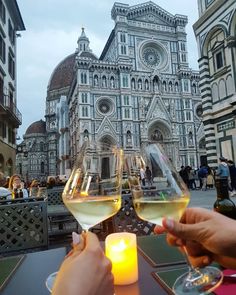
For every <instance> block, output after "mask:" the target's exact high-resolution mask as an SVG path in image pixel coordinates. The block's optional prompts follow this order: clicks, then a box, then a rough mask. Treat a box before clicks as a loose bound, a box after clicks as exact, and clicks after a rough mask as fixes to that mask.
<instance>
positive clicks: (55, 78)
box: [48, 53, 76, 91]
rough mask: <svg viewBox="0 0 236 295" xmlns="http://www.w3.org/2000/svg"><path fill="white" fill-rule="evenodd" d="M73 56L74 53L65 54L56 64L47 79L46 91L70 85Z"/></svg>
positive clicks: (73, 62) (72, 71)
mask: <svg viewBox="0 0 236 295" xmlns="http://www.w3.org/2000/svg"><path fill="white" fill-rule="evenodd" d="M75 56H76V54H75V53H73V54H71V55H69V56H67V57H66V58H65V59H63V60H62V61H61V62H60V63H59V64H58V65H57V66H56V68H55V70H54V71H53V73H52V75H51V77H50V79H49V83H48V91H52V90H56V89H61V88H64V87H68V86H70V85H71V83H72V80H73V73H74V64H75Z"/></svg>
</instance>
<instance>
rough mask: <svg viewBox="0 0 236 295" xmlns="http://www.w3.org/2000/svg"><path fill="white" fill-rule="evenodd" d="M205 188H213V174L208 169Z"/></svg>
mask: <svg viewBox="0 0 236 295" xmlns="http://www.w3.org/2000/svg"><path fill="white" fill-rule="evenodd" d="M206 182H207V183H206V185H207V188H213V187H214V174H213V172H212V170H211V168H210V167H208V174H207V181H206Z"/></svg>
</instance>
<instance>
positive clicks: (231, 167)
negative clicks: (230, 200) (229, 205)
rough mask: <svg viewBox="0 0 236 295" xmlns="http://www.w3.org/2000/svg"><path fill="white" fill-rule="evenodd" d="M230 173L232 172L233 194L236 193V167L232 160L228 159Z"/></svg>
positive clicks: (231, 184)
mask: <svg viewBox="0 0 236 295" xmlns="http://www.w3.org/2000/svg"><path fill="white" fill-rule="evenodd" d="M228 167H229V174H230V187H231V196H233V195H236V167H235V164H234V162H233V161H232V160H229V161H228Z"/></svg>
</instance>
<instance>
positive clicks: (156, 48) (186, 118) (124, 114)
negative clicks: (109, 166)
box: [68, 2, 204, 168]
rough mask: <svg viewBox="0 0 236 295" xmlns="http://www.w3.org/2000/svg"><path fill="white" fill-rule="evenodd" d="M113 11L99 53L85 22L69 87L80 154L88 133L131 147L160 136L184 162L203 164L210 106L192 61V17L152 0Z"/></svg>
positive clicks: (75, 148)
mask: <svg viewBox="0 0 236 295" xmlns="http://www.w3.org/2000/svg"><path fill="white" fill-rule="evenodd" d="M112 19H113V20H114V22H115V26H114V29H113V30H112V32H111V34H110V36H109V38H108V41H107V43H106V45H105V47H104V49H103V52H102V54H101V56H100V58H99V59H98V58H96V56H95V55H94V54H93V53H92V52H91V50H90V48H89V39H88V38H87V36H86V35H85V32H84V29H82V34H81V36H80V37H79V39H78V47H77V54H76V60H75V75H74V79H73V82H72V86H71V89H70V92H69V95H68V103H69V118H70V125H69V130H70V148H71V157H72V160H73V159H75V157H76V154H77V153H78V152H79V150H80V147H81V145H82V143H83V141H84V140H85V139H89V140H96V141H100V142H106V143H110V144H115V145H118V146H121V147H123V148H124V150H125V152H126V154H129V153H132V152H134V151H138V150H139V149H140V147H141V145H142V144H146V143H148V142H150V141H152V142H159V143H161V144H162V145H163V146H164V149H165V151H166V152H167V155H168V157H169V158H170V159H171V160H172V162H173V163H174V165H175V166H176V167H177V168H179V167H180V165H190V166H193V167H197V166H199V165H200V156H201V154H200V152H201V151H199V146H198V142H199V141H201V140H203V141H204V135H203V133H202V128H201V114H202V111H201V110H202V108H201V98H200V93H199V87H198V83H199V73H198V72H197V71H193V70H192V69H190V68H189V65H188V52H187V42H186V31H185V26H186V24H187V17H186V16H182V15H175V16H173V15H171V14H170V13H168V12H167V11H165V10H163V9H162V8H160V7H159V6H158V5H156V4H154V3H153V2H147V3H144V4H140V5H135V6H129V5H127V4H121V3H115V4H114V6H113V8H112ZM203 149H204V146H203ZM202 153H203V150H202Z"/></svg>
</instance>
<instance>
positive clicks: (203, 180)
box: [198, 165, 208, 190]
mask: <svg viewBox="0 0 236 295" xmlns="http://www.w3.org/2000/svg"><path fill="white" fill-rule="evenodd" d="M207 174H208V169H207V167H206V166H205V165H201V166H200V169H199V171H198V177H199V179H200V186H201V189H202V190H207V186H206V185H207Z"/></svg>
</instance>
